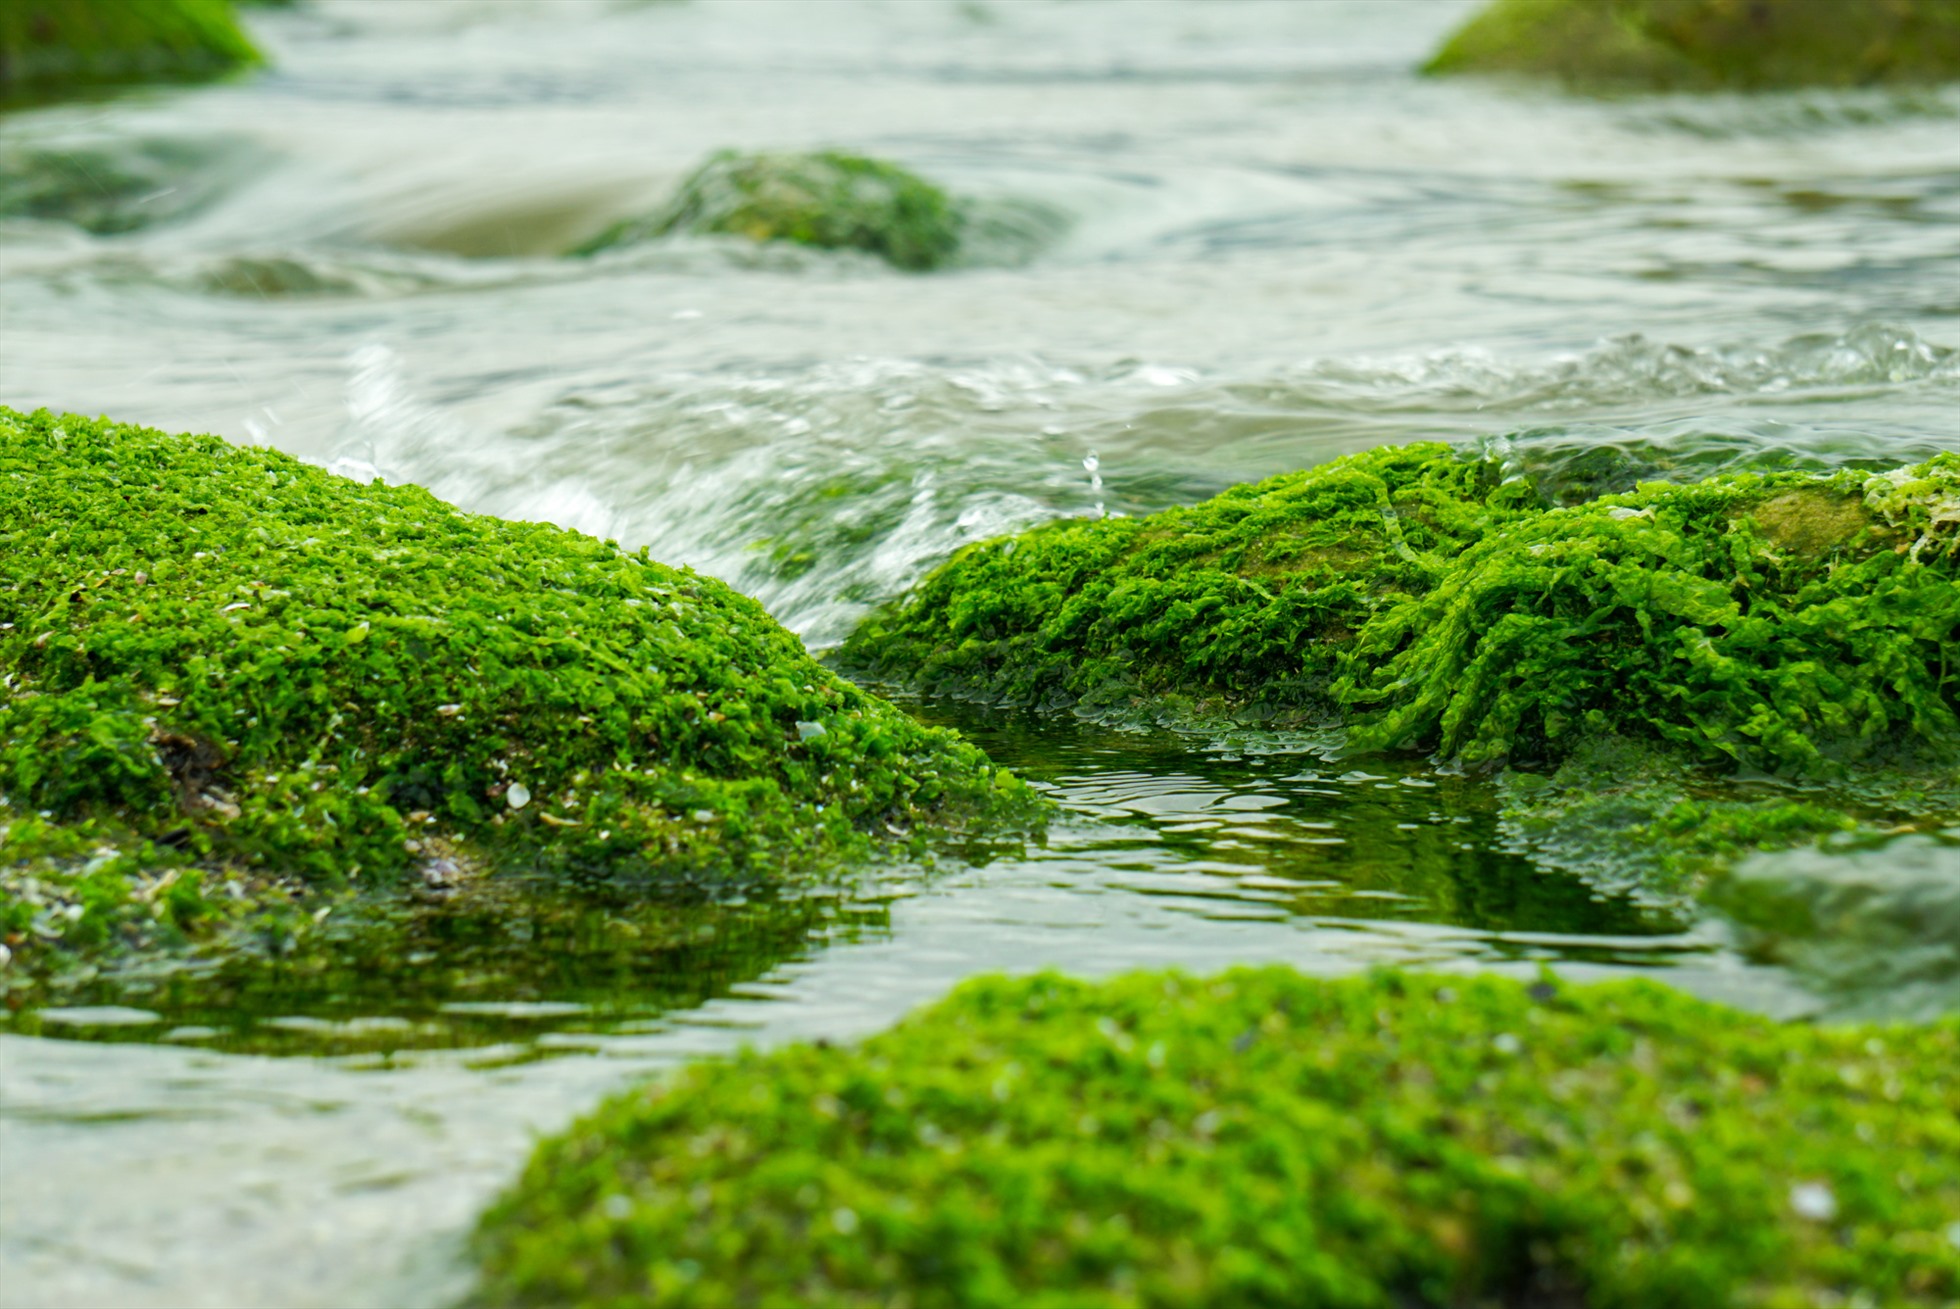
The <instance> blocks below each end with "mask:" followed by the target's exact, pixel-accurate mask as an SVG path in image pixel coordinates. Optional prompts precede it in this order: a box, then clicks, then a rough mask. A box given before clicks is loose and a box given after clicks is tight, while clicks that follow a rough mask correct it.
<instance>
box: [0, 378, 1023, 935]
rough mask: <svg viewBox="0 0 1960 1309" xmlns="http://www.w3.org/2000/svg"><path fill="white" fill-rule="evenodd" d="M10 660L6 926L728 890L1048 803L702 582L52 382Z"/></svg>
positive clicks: (3, 797)
mask: <svg viewBox="0 0 1960 1309" xmlns="http://www.w3.org/2000/svg"><path fill="white" fill-rule="evenodd" d="M0 689H4V696H3V697H0V927H4V928H5V930H6V931H7V932H8V933H10V936H9V943H10V945H12V946H14V947H15V948H16V949H18V948H21V947H27V948H32V947H34V946H35V945H37V943H39V944H46V945H49V946H58V945H60V944H62V943H67V944H83V945H87V944H100V943H103V942H105V941H118V940H123V939H125V938H127V937H130V936H132V935H133V934H135V933H137V932H138V930H139V929H143V930H147V929H148V927H149V925H151V924H165V925H175V926H177V927H179V928H183V929H191V928H194V927H195V926H196V925H198V924H200V923H202V922H205V921H208V920H210V919H212V918H222V917H224V916H225V915H227V914H230V913H231V912H233V910H232V908H231V906H233V905H236V904H238V903H240V902H243V903H244V904H246V905H255V906H262V905H266V904H271V903H279V902H289V901H290V899H291V896H292V895H293V894H294V893H295V892H298V891H301V890H304V889H305V888H309V887H321V886H329V887H331V886H340V885H343V884H345V883H346V882H348V881H349V880H353V879H358V880H359V883H360V884H361V885H362V886H374V885H389V884H393V883H401V882H404V881H407V882H410V883H417V884H419V883H421V882H428V883H429V884H430V885H437V884H440V883H445V882H453V881H455V880H456V879H459V878H467V877H472V876H476V875H479V874H482V873H485V872H498V871H503V870H533V871H539V870H541V871H544V872H546V873H554V874H559V875H569V876H575V877H579V878H598V879H606V880H609V881H613V882H624V883H647V882H654V883H661V884H672V883H676V882H683V883H684V882H689V881H696V882H699V881H705V882H707V883H709V884H711V885H727V883H728V879H731V878H738V877H760V878H770V877H774V876H775V875H778V874H780V873H783V872H786V871H790V870H795V869H799V868H800V869H805V870H807V869H810V868H813V867H819V866H822V865H824V864H826V863H827V862H828V861H832V860H835V859H837V858H839V857H843V856H850V855H855V854H860V853H866V852H869V851H871V850H872V849H873V848H874V847H878V846H888V845H891V844H892V843H894V842H897V843H901V844H903V843H906V842H908V841H914V840H921V839H923V838H924V837H925V836H927V835H929V834H933V833H939V832H946V831H952V830H956V829H960V828H962V827H964V826H967V825H970V824H981V825H984V824H987V823H989V822H993V821H996V820H1005V821H1018V820H1020V819H1025V818H1027V817H1029V816H1030V815H1032V814H1033V813H1035V812H1037V806H1036V804H1035V802H1034V801H1033V800H1032V799H1031V798H1030V796H1029V793H1028V792H1027V790H1026V788H1025V787H1023V786H1022V785H1021V784H1020V783H1019V782H1018V781H1017V780H1016V779H1014V778H1013V777H1012V776H1011V775H1009V774H1007V773H1005V772H1003V771H999V770H996V769H994V768H992V767H991V766H990V765H989V764H988V762H987V761H986V759H985V757H984V756H982V755H981V754H980V752H979V751H978V750H976V749H974V748H973V747H971V746H969V745H967V744H965V743H964V742H963V741H961V740H960V739H959V738H958V737H956V736H955V735H953V734H952V733H950V732H945V731H939V730H935V729H930V728H926V727H923V726H921V725H919V724H918V723H916V722H914V721H913V720H912V719H910V718H909V717H907V716H906V715H905V714H903V713H902V712H900V711H899V710H897V709H896V708H894V707H892V706H891V705H888V704H886V703H885V702H883V701H881V700H879V699H877V698H875V697H873V696H870V695H867V694H866V693H864V692H862V691H860V690H858V689H857V688H856V687H853V686H851V685H850V684H849V683H846V682H844V681H842V680H840V679H839V678H837V677H836V676H834V675H832V674H830V673H829V672H827V671H825V670H824V669H823V668H821V667H820V666H818V665H817V664H816V663H815V662H814V661H813V660H812V659H811V658H810V656H809V655H808V654H807V653H806V652H805V651H804V649H803V646H802V643H801V642H799V641H798V640H797V639H796V637H795V636H793V635H791V634H790V633H789V632H786V631H784V630H783V629H782V628H781V627H779V626H778V625H777V624H776V623H775V621H774V620H773V619H771V618H770V617H769V616H768V614H767V613H765V612H764V611H763V609H762V608H761V606H759V605H757V604H756V603H755V602H753V601H751V600H748V599H746V598H745V597H743V596H740V595H737V594H736V593H735V592H733V591H731V590H729V589H728V588H727V587H726V586H724V585H722V584H721V583H719V582H716V581H714V580H712V579H709V578H705V577H700V576H697V575H695V574H693V573H692V572H689V571H685V570H678V571H677V570H675V569H671V568H666V567H664V566H662V565H660V564H658V563H654V562H652V561H651V560H649V559H647V558H646V557H645V554H644V552H642V553H640V554H637V555H636V554H631V553H628V552H626V551H624V550H621V549H620V548H619V547H618V546H617V545H615V544H614V543H612V542H602V541H596V540H593V539H591V538H589V537H584V536H580V535H578V534H577V533H574V532H567V531H562V530H560V529H558V528H554V527H549V526H544V525H537V524H526V523H511V522H504V521H501V520H498V519H494V518H487V517H482V516H478V515H473V514H466V513H463V512H461V511H459V510H457V509H455V508H453V507H451V506H449V505H446V504H444V503H442V502H441V501H439V500H437V499H435V498H434V497H433V496H430V495H429V494H428V493H426V492H424V491H422V490H419V489H417V488H415V487H389V486H384V485H382V484H381V483H379V482H376V483H374V484H372V485H362V484H360V483H357V482H353V481H349V480H347V479H344V478H340V477H335V476H332V475H331V474H328V473H326V472H324V471H322V470H320V469H318V468H314V467H311V466H309V465H306V464H303V463H300V462H299V461H297V460H295V459H292V458H289V457H287V456H285V455H282V454H278V453H275V452H272V451H268V450H261V449H241V448H236V447H233V446H229V445H227V444H225V443H224V442H222V441H220V440H217V439H216V438H213V437H198V436H170V435H166V434H164V433H162V432H157V431H153V430H149V429H146V428H141V427H133V426H126V425H122V424H117V423H111V422H108V421H106V420H88V419H83V418H77V417H74V416H71V415H57V414H52V413H48V412H45V411H43V412H40V413H36V414H32V415H25V414H19V413H15V412H13V411H11V410H5V409H0ZM803 724H819V725H821V726H822V728H823V731H822V732H821V733H820V734H816V733H808V732H806V731H804V730H803V728H802V725H803ZM520 797H522V799H520ZM432 879H433V880H432Z"/></svg>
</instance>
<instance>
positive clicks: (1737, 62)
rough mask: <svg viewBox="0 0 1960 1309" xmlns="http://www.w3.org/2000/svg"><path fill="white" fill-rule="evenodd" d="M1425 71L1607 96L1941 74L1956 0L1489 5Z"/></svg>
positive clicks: (1953, 31) (1953, 70)
mask: <svg viewBox="0 0 1960 1309" xmlns="http://www.w3.org/2000/svg"><path fill="white" fill-rule="evenodd" d="M1425 71H1427V72H1431V73H1499V74H1517V75H1525V76H1538V77H1552V78H1557V79H1559V80H1561V81H1563V82H1564V83H1566V84H1567V85H1568V86H1571V87H1574V88H1576V89H1589V90H1601V91H1613V90H1683V91H1697V90H1718V89H1731V90H1764V89H1770V88H1777V87H1800V86H1838V87H1853V86H1870V85H1880V84H1898V83H1915V82H1921V83H1923V82H1936V81H1944V80H1950V79H1952V78H1955V77H1960V0H1492V3H1491V4H1490V5H1489V6H1488V7H1486V8H1485V9H1483V10H1481V11H1479V12H1478V13H1477V14H1476V15H1475V16H1474V17H1473V18H1471V19H1470V21H1469V22H1468V23H1466V24H1464V25H1463V27H1461V28H1460V29H1458V30H1457V32H1456V33H1455V34H1454V35H1452V36H1451V37H1450V39H1449V40H1448V41H1447V42H1446V43H1445V44H1444V46H1443V48H1442V49H1441V50H1439V51H1437V53H1436V54H1435V56H1434V57H1433V58H1432V59H1431V60H1430V61H1429V63H1428V64H1427V65H1426V67H1425Z"/></svg>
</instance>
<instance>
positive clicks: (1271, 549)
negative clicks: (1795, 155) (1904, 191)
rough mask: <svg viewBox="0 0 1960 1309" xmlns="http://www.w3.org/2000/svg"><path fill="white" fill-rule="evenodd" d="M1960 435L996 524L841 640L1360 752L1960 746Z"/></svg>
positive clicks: (876, 658) (1384, 479)
mask: <svg viewBox="0 0 1960 1309" xmlns="http://www.w3.org/2000/svg"><path fill="white" fill-rule="evenodd" d="M1957 641H1960V455H1952V454H1943V455H1940V456H1937V457H1936V458H1934V459H1932V460H1930V461H1928V462H1926V463H1924V464H1921V465H1918V466H1916V467H1912V468H1901V469H1896V470H1893V471H1891V472H1888V473H1883V474H1871V473H1864V472H1856V471H1846V472H1839V473H1828V474H1818V473H1808V472H1790V473H1738V474H1730V475H1723V476H1717V477H1712V478H1708V479H1706V480H1703V481H1700V482H1694V483H1689V484H1685V485H1671V484H1665V483H1650V484H1645V485H1642V486H1640V487H1638V488H1637V489H1635V490H1633V491H1631V492H1628V493H1625V494H1619V495H1608V496H1602V497H1600V498H1598V499H1595V500H1591V501H1587V502H1585V503H1582V504H1577V505H1571V506H1553V505H1548V504H1547V503H1546V502H1545V501H1544V500H1543V499H1542V498H1541V497H1540V495H1539V493H1538V492H1537V491H1536V490H1535V489H1534V487H1533V486H1532V485H1531V483H1530V482H1529V481H1528V480H1526V479H1522V478H1506V477H1505V476H1503V470H1502V469H1501V468H1500V467H1499V466H1498V465H1497V464H1496V463H1495V462H1493V461H1490V460H1487V459H1481V458H1477V457H1473V456H1466V455H1463V454H1460V453H1457V452H1455V451H1452V450H1451V449H1449V448H1448V447H1444V446H1439V445H1412V446H1405V447H1400V448H1394V449H1379V450H1371V451H1367V452H1364V453H1361V454H1357V455H1351V456H1348V457H1346V458H1343V459H1339V460H1336V461H1334V462H1332V463H1330V464H1327V465H1324V466H1322V467H1319V468H1315V469H1311V470H1308V471H1306V472H1302V473H1290V474H1284V475H1281V476H1278V477H1274V478H1270V479H1268V480H1266V481H1263V482H1259V483H1256V484H1253V485H1249V486H1242V487H1235V488H1233V489H1231V490H1229V491H1226V492H1225V493H1224V494H1222V495H1219V496H1217V497H1215V498H1214V499H1211V500H1208V501H1205V502H1203V503H1201V504H1198V505H1194V506H1190V507H1188V508H1177V509H1170V510H1166V511H1164V512H1162V513H1158V514H1152V515H1149V516H1147V517H1143V518H1136V519H1125V518H1101V519H1071V520H1063V521H1059V522H1054V523H1050V524H1047V525H1045V526H1042V527H1038V528H1036V529H1034V530H1032V531H1030V532H1026V533H1023V534H1021V535H1019V536H1015V537H1009V538H1006V539H1002V540H995V541H988V542H983V543H980V544H976V545H973V546H969V547H967V548H965V549H964V550H962V551H960V552H959V553H958V554H956V555H954V556H953V557H952V558H951V559H950V560H949V561H948V562H947V563H945V564H944V565H942V566H941V567H940V568H939V569H938V570H936V571H935V572H933V573H932V574H931V575H930V576H928V577H927V578H926V579H924V580H923V581H922V582H921V583H920V584H919V585H918V586H917V587H916V588H915V589H914V591H913V592H912V593H911V594H910V595H908V596H906V597H904V598H903V599H902V600H901V601H899V602H897V603H895V604H893V605H890V606H888V607H886V608H885V609H883V610H881V611H879V612H878V613H876V614H874V615H872V616H871V617H870V618H869V619H867V620H866V622H865V623H864V624H863V625H862V626H861V627H860V628H859V629H858V630H857V631H856V632H855V633H854V634H853V635H852V636H851V638H850V639H849V640H848V641H847V642H846V643H845V644H844V645H843V646H842V647H841V648H840V650H839V652H838V653H837V656H836V662H837V663H838V664H839V666H841V667H843V668H846V669H849V670H853V671H855V672H858V673H860V674H862V675H865V676H868V677H871V678H875V679H880V680H883V681H887V682H892V683H898V684H902V685H905V686H907V687H910V688H913V689H916V690H918V691H920V692H923V693H925V694H928V695H942V696H947V697H951V698H956V699H967V700H976V701H982V702H985V703H990V704H1000V705H1032V706H1036V707H1041V708H1050V709H1052V708H1059V707H1064V706H1073V707H1074V708H1075V710H1076V711H1077V712H1078V713H1084V714H1088V715H1091V716H1099V717H1105V718H1115V719H1119V720H1121V719H1129V720H1141V721H1148V722H1165V723H1170V724H1173V725H1177V724H1188V723H1203V722H1207V721H1211V722H1217V721H1233V722H1240V723H1251V724H1256V725H1267V726H1292V725H1309V726H1316V727H1320V728H1323V729H1327V730H1329V731H1330V732H1333V733H1336V734H1337V735H1338V739H1340V740H1341V741H1342V748H1343V749H1344V750H1345V751H1346V752H1348V753H1363V752H1368V751H1387V750H1419V751H1425V752H1429V753H1432V754H1434V755H1435V756H1437V757H1439V758H1441V759H1444V760H1447V761H1452V762H1456V763H1460V764H1466V765H1495V764H1499V763H1510V764H1512V765H1514V766H1516V765H1527V764H1536V763H1540V762H1550V763H1554V764H1555V763H1556V762H1558V761H1559V760H1561V759H1562V758H1564V757H1565V756H1566V755H1568V754H1569V753H1570V752H1571V750H1572V749H1573V748H1574V747H1576V746H1577V745H1579V744H1580V743H1582V742H1585V741H1594V740H1598V739H1600V738H1602V737H1605V736H1608V735H1621V736H1626V737H1629V738H1633V739H1636V740H1642V741H1648V742H1653V743H1657V744H1660V745H1665V746H1667V747H1669V748H1671V749H1673V750H1676V751H1679V752H1680V753H1681V755H1682V757H1683V758H1684V759H1685V760H1686V761H1688V762H1689V763H1692V764H1704V765H1721V766H1724V767H1743V768H1750V769H1757V770H1760V771H1764V772H1771V773H1780V774H1785V775H1792V776H1802V775H1819V776H1823V775H1833V774H1839V773H1842V772H1843V771H1844V770H1845V769H1846V768H1847V767H1849V766H1851V765H1853V764H1861V765H1862V764H1872V763H1876V762H1879V761H1882V760H1886V759H1912V760H1915V761H1939V762H1944V761H1950V760H1951V759H1952V758H1953V757H1955V754H1956V752H1960V667H1956V665H1955V662H1954V660H1953V651H1954V649H1955V648H1956V642H1957Z"/></svg>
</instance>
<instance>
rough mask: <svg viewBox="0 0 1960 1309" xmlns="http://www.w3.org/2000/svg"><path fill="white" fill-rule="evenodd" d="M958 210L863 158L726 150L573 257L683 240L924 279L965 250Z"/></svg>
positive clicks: (928, 186) (910, 176)
mask: <svg viewBox="0 0 1960 1309" xmlns="http://www.w3.org/2000/svg"><path fill="white" fill-rule="evenodd" d="M961 226H962V222H961V211H960V209H959V207H958V206H957V205H956V204H955V203H954V202H953V200H952V199H951V197H949V196H948V195H947V194H946V193H945V192H944V191H942V190H940V189H939V188H938V187H937V186H934V185H933V184H932V183H931V182H928V181H926V180H925V179H924V178H921V177H919V176H918V175H917V174H914V173H912V172H909V171H907V170H906V169H903V168H900V167H899V166H898V165H896V164H889V163H885V162H883V161H881V160H877V159H867V158H865V157H863V156H861V155H852V154H840V153H837V152H834V151H824V152H820V153H816V154H801V155H792V154H739V153H737V152H735V151H732V150H724V151H722V152H720V153H718V154H716V155H714V156H713V157H712V158H710V159H709V160H708V161H707V162H706V163H704V164H702V165H701V167H700V168H698V169H696V170H695V172H694V173H693V174H691V175H690V176H689V177H688V178H687V180H686V181H684V182H682V183H681V186H680V189H679V190H678V191H677V192H676V193H675V195H674V198H673V199H672V200H671V201H669V202H668V203H667V205H666V206H665V207H664V208H662V209H661V210H659V211H658V212H656V213H654V214H651V215H648V216H646V217H641V218H632V219H628V220H626V221H625V222H622V223H618V224H615V225H614V226H613V227H611V228H609V229H607V230H606V231H605V232H603V233H601V234H600V235H599V236H597V237H595V238H593V239H592V240H591V241H589V242H587V243H586V244H584V245H582V246H580V247H579V248H578V249H577V250H575V251H573V253H574V254H582V255H589V254H596V253H598V252H599V251H602V250H608V249H611V248H613V247H616V246H622V245H631V244H633V243H636V242H639V241H646V240H651V239H653V238H655V237H661V236H671V235H675V234H680V233H692V234H697V235H718V234H719V235H731V236H745V237H748V238H749V239H750V240H753V241H757V242H766V241H792V242H795V243H797V244H799V245H808V246H817V247H820V248H823V249H829V250H862V251H864V252H866V253H867V254H873V255H877V256H878V257H879V258H881V259H884V260H885V261H886V262H888V263H890V264H892V265H894V266H895V267H898V268H902V269H906V270H907V271H910V272H923V271H926V270H928V269H932V268H936V267H939V266H940V265H942V264H944V263H946V262H947V261H948V260H949V259H951V258H952V257H953V255H954V254H955V253H956V252H957V251H958V250H959V247H960V231H961Z"/></svg>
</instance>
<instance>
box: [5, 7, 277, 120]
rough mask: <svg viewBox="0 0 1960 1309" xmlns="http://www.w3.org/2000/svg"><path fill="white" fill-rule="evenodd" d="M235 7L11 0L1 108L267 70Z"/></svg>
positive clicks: (7, 13) (6, 9)
mask: <svg viewBox="0 0 1960 1309" xmlns="http://www.w3.org/2000/svg"><path fill="white" fill-rule="evenodd" d="M262 62H263V59H262V57H261V56H260V54H259V52H258V50H257V49H256V48H254V46H253V45H252V43H251V41H250V40H249V39H247V37H246V36H245V33H244V32H243V31H241V30H240V29H239V26H238V22H237V18H236V16H235V15H234V14H233V12H232V6H231V0H5V3H4V4H0V105H7V104H20V103H36V102H41V101H48V100H58V99H62V98H65V97H68V96H72V95H76V94H79V93H83V92H86V91H89V90H93V89H97V88H104V87H115V86H126V85H135V84H140V83H144V82H192V81H200V80H203V79H205V78H210V77H217V76H219V75H221V74H224V73H228V72H232V71H234V70H236V69H240V68H249V67H252V66H253V65H256V64H259V63H262Z"/></svg>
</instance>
